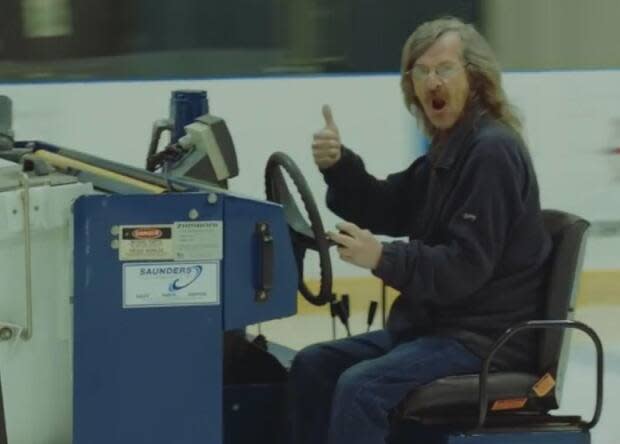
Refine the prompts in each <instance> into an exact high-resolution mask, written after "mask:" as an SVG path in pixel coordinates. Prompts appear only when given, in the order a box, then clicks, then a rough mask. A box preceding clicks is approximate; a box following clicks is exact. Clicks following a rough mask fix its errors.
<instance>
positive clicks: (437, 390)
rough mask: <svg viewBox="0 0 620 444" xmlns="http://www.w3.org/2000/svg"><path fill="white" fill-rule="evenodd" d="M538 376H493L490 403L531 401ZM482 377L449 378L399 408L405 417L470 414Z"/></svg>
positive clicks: (413, 394)
mask: <svg viewBox="0 0 620 444" xmlns="http://www.w3.org/2000/svg"><path fill="white" fill-rule="evenodd" d="M538 379H539V378H538V376H536V375H532V374H529V373H517V372H501V373H491V374H490V375H489V379H488V383H487V393H488V400H489V402H491V403H492V402H493V401H496V400H506V399H515V398H528V399H529V398H531V397H532V396H533V394H532V387H533V386H534V384H536V382H537V381H538ZM479 387H480V386H479V375H477V374H475V375H462V376H449V377H446V378H441V379H438V380H436V381H433V382H431V383H429V384H426V385H424V386H422V387H419V388H417V389H415V390H413V391H411V392H410V393H409V394H408V395H407V396H406V397H405V399H404V400H403V401H402V403H401V405H400V406H399V409H398V410H399V413H400V414H401V415H402V416H403V417H421V416H425V415H433V414H442V415H443V414H450V413H459V414H471V413H474V412H477V411H478V405H479V392H478V390H479Z"/></svg>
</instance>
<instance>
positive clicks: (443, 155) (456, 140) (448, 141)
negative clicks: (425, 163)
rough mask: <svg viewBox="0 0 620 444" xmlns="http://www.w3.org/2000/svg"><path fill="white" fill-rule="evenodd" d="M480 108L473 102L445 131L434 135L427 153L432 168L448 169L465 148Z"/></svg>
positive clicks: (480, 111)
mask: <svg viewBox="0 0 620 444" xmlns="http://www.w3.org/2000/svg"><path fill="white" fill-rule="evenodd" d="M482 114H483V112H482V109H481V108H480V106H479V105H478V104H473V105H471V106H470V107H469V110H468V111H466V113H465V115H464V116H463V117H462V118H461V119H460V120H459V121H458V122H457V124H456V125H454V126H453V127H452V128H451V129H449V130H448V132H447V133H444V134H442V135H441V136H435V138H433V140H432V142H431V147H430V150H429V153H428V158H429V160H430V163H431V165H432V166H433V168H441V169H449V168H450V167H451V166H452V165H453V164H454V161H455V160H456V159H457V157H458V156H459V154H460V152H461V151H462V150H463V149H464V148H465V147H464V145H465V143H466V141H467V139H468V138H469V136H470V135H471V133H472V132H473V131H474V129H475V128H477V126H478V122H479V120H480V117H481V116H482Z"/></svg>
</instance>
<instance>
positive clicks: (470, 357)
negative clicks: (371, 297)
mask: <svg viewBox="0 0 620 444" xmlns="http://www.w3.org/2000/svg"><path fill="white" fill-rule="evenodd" d="M480 365H481V360H480V358H478V357H477V356H476V355H474V354H473V353H471V352H470V351H469V350H467V349H466V348H465V347H463V346H462V345H461V344H460V343H459V342H457V341H456V340H454V339H450V338H443V337H432V336H429V337H419V338H413V339H411V340H409V341H405V342H395V341H394V339H393V338H392V336H391V335H390V334H389V333H388V332H387V331H385V330H380V331H375V332H372V333H366V334H362V335H359V336H353V337H351V338H346V339H340V340H337V341H332V342H326V343H322V344H316V345H311V346H309V347H307V348H305V349H303V350H301V351H300V352H299V353H298V354H297V355H296V357H295V359H294V360H293V364H292V366H291V371H290V375H289V378H290V394H291V398H290V402H291V406H290V409H291V415H292V427H293V430H292V432H293V441H292V442H293V443H294V444H325V443H328V444H383V443H384V442H385V439H386V437H387V435H388V432H389V422H388V413H389V411H390V410H391V409H392V408H393V407H395V406H396V405H397V404H398V403H399V402H400V401H401V400H402V399H403V398H404V396H405V394H406V393H407V392H408V391H410V390H411V389H413V388H415V387H419V386H421V385H423V384H427V383H429V382H431V381H434V380H436V379H439V378H441V377H444V376H451V375H458V374H466V373H478V372H479V371H480Z"/></svg>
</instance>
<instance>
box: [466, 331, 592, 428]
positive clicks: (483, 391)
mask: <svg viewBox="0 0 620 444" xmlns="http://www.w3.org/2000/svg"><path fill="white" fill-rule="evenodd" d="M550 328H561V329H565V328H571V329H577V330H581V331H583V332H584V333H586V334H587V335H588V336H589V337H590V339H592V342H594V345H595V347H596V407H595V410H594V415H593V416H592V419H591V420H590V421H589V422H587V423H583V427H584V428H585V429H586V430H590V429H592V428H593V427H594V426H595V425H596V424H597V423H598V421H599V419H600V416H601V410H602V408H603V345H602V344H601V340H600V338H599V336H598V335H597V334H596V332H595V331H594V330H593V329H592V328H590V327H589V326H587V325H586V324H584V323H582V322H578V321H570V320H551V321H527V322H523V323H521V324H518V325H516V326H514V327H511V328H509V329H508V330H506V332H505V333H504V334H503V335H502V336H500V338H499V339H498V340H497V341H495V343H494V344H493V347H492V349H491V352H490V353H489V355H488V356H487V358H486V359H485V360H484V363H483V366H482V372H481V373H480V388H479V390H480V391H479V416H478V429H482V428H484V422H485V420H486V417H487V409H488V393H487V383H488V377H489V369H490V367H491V362H492V360H493V357H494V356H495V353H497V351H498V350H499V349H500V348H501V347H502V346H503V345H504V344H505V343H506V342H507V341H508V340H509V339H510V338H511V337H513V336H514V335H515V334H517V333H520V332H522V331H524V330H532V329H550Z"/></svg>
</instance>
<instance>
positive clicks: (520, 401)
mask: <svg viewBox="0 0 620 444" xmlns="http://www.w3.org/2000/svg"><path fill="white" fill-rule="evenodd" d="M525 404H527V398H514V399H498V400H497V401H495V402H494V403H493V406H492V407H491V410H493V411H494V412H496V411H498V410H518V409H522V408H523V407H524V406H525Z"/></svg>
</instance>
